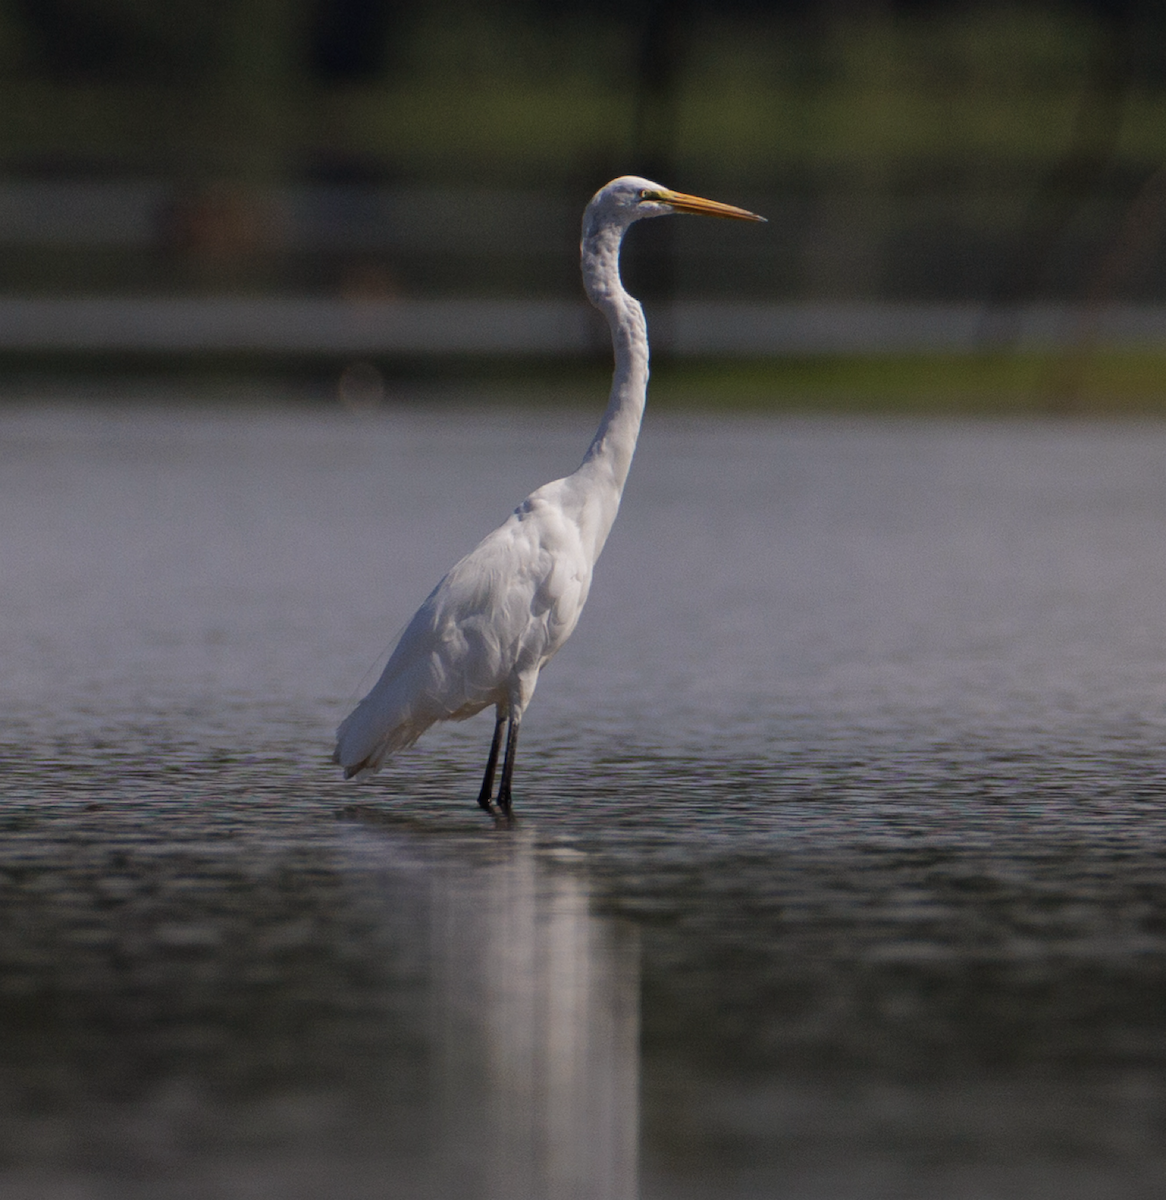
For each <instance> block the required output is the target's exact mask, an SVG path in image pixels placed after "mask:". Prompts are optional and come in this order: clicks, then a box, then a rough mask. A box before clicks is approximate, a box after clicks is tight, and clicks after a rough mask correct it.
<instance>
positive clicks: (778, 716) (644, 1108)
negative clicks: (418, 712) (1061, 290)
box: [0, 407, 1166, 1200]
mask: <svg viewBox="0 0 1166 1200" xmlns="http://www.w3.org/2000/svg"><path fill="white" fill-rule="evenodd" d="M592 424H593V415H592V414H583V413H579V414H567V415H548V414H545V413H537V412H533V413H532V412H525V413H521V414H514V415H509V416H507V415H502V414H499V413H490V414H483V413H480V412H475V411H473V410H470V409H466V410H452V409H446V410H443V411H441V412H438V413H435V414H428V415H426V414H419V413H408V412H386V413H382V414H375V415H368V416H364V417H353V416H346V415H341V414H338V413H337V414H331V413H322V412H308V411H294V410H258V409H257V410H254V411H247V412H239V413H225V412H222V411H218V412H213V411H198V410H195V409H187V410H185V411H181V412H165V411H162V410H160V409H159V410H154V409H148V408H137V409H124V410H110V409H104V410H99V411H85V410H82V409H73V408H68V407H60V408H53V407H48V408H41V409H32V408H26V409H22V408H10V409H8V410H5V411H4V412H3V413H2V414H0V649H2V654H3V664H4V669H3V672H2V674H0V705H2V711H3V714H4V724H3V734H2V737H0V754H2V759H3V763H2V766H3V771H2V774H0V789H2V796H3V807H2V809H0V825H2V827H3V838H2V839H0V1196H3V1197H4V1198H5V1200H25V1198H28V1200H32V1198H36V1200H48V1198H52V1200H57V1198H60V1200H89V1198H91V1197H93V1198H101V1200H106V1198H110V1200H113V1198H117V1200H120V1198H122V1197H127V1198H130V1200H134V1198H137V1197H141V1198H143V1200H145V1198H150V1200H153V1198H155V1197H159V1198H162V1200H170V1198H186V1197H190V1198H191V1200H195V1198H197V1200H203V1198H212V1200H213V1198H217V1197H223V1198H230V1200H236V1198H239V1200H243V1198H247V1200H250V1198H252V1197H260V1198H267V1197H271V1198H272V1200H275V1198H279V1200H298V1198H304V1200H308V1198H310V1200H317V1198H328V1200H363V1198H364V1197H397V1196H406V1197H412V1196H416V1197H430V1196H432V1197H446V1196H450V1197H452V1196H466V1197H515V1198H522V1197H551V1198H554V1200H557V1198H559V1197H568V1198H573V1197H580V1198H588V1200H589V1198H591V1197H619V1198H626V1197H632V1196H635V1195H638V1194H639V1195H643V1196H644V1197H646V1198H649V1200H654V1198H660V1200H671V1198H676V1200H687V1198H689V1197H692V1198H696V1197H701V1198H703V1197H774V1196H779V1197H789V1198H795V1200H802V1198H806V1200H811V1198H813V1200H816V1198H818V1197H821V1198H823V1200H827V1198H829V1200H850V1198H854V1200H867V1198H884V1197H886V1198H903V1200H915V1198H919V1200H931V1198H935V1200H963V1198H965V1197H966V1198H968V1200H971V1198H976V1200H979V1198H996V1197H999V1198H1012V1197H1025V1198H1028V1197H1045V1196H1048V1197H1069V1198H1075V1197H1082V1198H1085V1197H1088V1198H1089V1200H1095V1198H1109V1197H1114V1198H1117V1197H1121V1198H1125V1197H1156V1196H1158V1195H1160V1194H1161V1191H1162V1180H1163V1179H1164V1178H1166V1149H1164V1147H1166V890H1164V889H1166V804H1164V796H1166V769H1164V765H1163V764H1164V761H1166V759H1164V755H1163V749H1162V741H1163V736H1162V735H1163V727H1164V724H1166V652H1164V647H1166V470H1164V469H1163V467H1164V464H1166V428H1163V427H1158V426H1137V425H1121V426H1106V425H1085V424H1082V425H1076V424H1060V425H1019V424H1018V425H1003V424H1001V425H995V424H985V425H977V424H967V425H957V424H911V423H898V424H879V423H867V424H864V423H854V424H836V423H814V422H800V421H762V420H751V419H723V420H713V419H707V420H706V419H680V418H666V417H663V416H659V415H653V416H651V417H650V419H649V422H648V425H647V428H646V429H645V433H644V437H643V442H642V446H641V453H640V457H639V458H638V460H637V463H636V466H635V469H634V470H633V474H632V480H631V483H630V485H629V488H628V492H627V495H626V497H625V504H624V511H623V513H622V515H621V518H620V522H619V524H618V525H617V527H616V531H615V533H614V535H613V537H612V540H611V543H610V544H609V547H608V549H607V551H606V552H605V556H604V559H603V561H602V562H601V564H600V568H599V570H598V572H597V580H596V585H595V588H594V591H593V594H592V598H591V601H590V602H589V606H588V610H587V612H586V613H585V615H584V618H583V621H582V624H581V626H580V629H579V631H578V632H577V633H576V635H575V638H574V639H573V641H572V642H571V643H570V644H569V645H568V647H567V648H566V649H565V650H564V651H563V652H562V653H561V655H560V656H559V657H558V658H557V659H556V660H555V662H554V664H553V665H552V666H551V668H550V669H549V670H548V671H547V673H546V675H545V677H544V679H543V681H542V683H541V684H540V688H539V693H538V696H537V697H536V700H535V703H534V705H533V707H532V709H531V711H530V713H529V714H528V719H527V721H526V722H525V724H524V727H523V745H522V747H521V757H520V762H519V775H518V778H517V787H516V804H517V806H518V809H519V812H520V814H521V816H522V818H523V819H522V821H521V824H520V825H519V827H518V828H517V829H516V830H515V831H512V832H509V833H507V832H504V831H498V830H494V829H492V828H491V827H490V826H489V824H488V823H487V822H485V821H484V820H483V818H482V816H481V814H479V813H478V812H477V810H476V809H475V807H474V803H473V800H474V796H475V795H476V790H477V784H478V774H479V771H480V767H481V761H482V759H483V756H484V752H485V749H486V743H487V741H488V739H489V732H490V720H489V718H488V717H481V718H479V719H477V720H475V721H473V722H470V723H468V724H467V725H464V726H456V727H451V728H448V729H444V730H441V731H435V732H434V733H431V734H430V735H428V736H427V737H426V739H424V740H423V741H422V743H421V744H420V745H419V746H418V747H417V749H416V750H415V751H413V752H411V753H410V754H408V755H406V756H405V757H403V758H402V759H401V760H400V761H399V762H398V763H396V764H394V765H393V766H392V767H391V768H390V769H389V770H388V771H386V772H385V773H384V774H383V775H382V776H380V777H379V778H378V779H376V780H374V781H372V782H370V783H367V784H363V785H359V786H358V785H353V784H345V783H343V782H341V781H340V780H338V779H337V778H336V775H335V771H334V769H333V768H331V767H330V766H329V765H328V764H327V762H326V758H327V753H328V751H329V749H330V734H331V730H332V728H333V727H334V725H335V724H336V722H337V720H338V719H339V718H340V717H341V716H342V715H343V713H344V712H345V711H346V708H347V705H348V704H349V703H350V702H351V701H352V700H353V699H354V698H355V697H356V696H357V695H358V694H359V691H360V687H361V680H362V677H363V676H364V675H365V673H366V671H368V669H369V668H370V667H372V666H374V665H375V660H376V659H377V656H378V655H379V654H381V653H382V652H383V651H384V650H385V649H386V648H387V646H388V643H389V641H390V640H391V637H392V634H393V631H394V629H395V628H397V627H398V626H399V625H400V624H401V623H403V622H404V620H405V619H406V618H407V617H408V616H409V615H410V613H411V612H412V610H413V608H414V607H415V606H416V604H417V603H418V602H419V601H420V599H421V598H422V597H423V596H424V595H425V593H426V592H427V591H428V590H429V588H430V587H431V586H432V584H433V583H434V582H436V580H437V578H438V577H439V576H440V575H441V573H442V572H443V571H444V570H445V568H446V567H447V566H448V565H450V564H451V563H452V562H453V560H454V559H455V558H456V557H457V556H458V555H460V554H461V553H462V552H464V551H465V550H466V549H468V548H469V546H471V545H472V544H473V543H474V542H475V541H476V540H477V538H478V537H479V536H481V534H483V533H484V532H486V531H487V530H488V529H489V528H491V527H492V526H493V525H494V524H496V523H497V522H498V521H500V520H501V519H502V518H503V517H504V516H505V515H506V513H507V512H508V511H509V509H510V508H511V507H512V506H513V504H514V503H516V502H517V501H518V500H519V499H520V498H521V497H522V496H523V495H524V494H525V493H526V491H528V490H530V488H532V487H534V486H536V485H537V484H539V483H541V482H543V481H545V480H546V479H549V478H552V477H554V476H556V475H560V474H562V473H564V472H565V471H567V470H570V469H571V468H572V467H573V466H574V465H575V464H576V462H577V460H578V458H579V456H580V455H581V453H582V450H583V448H584V447H585V445H586V442H587V440H588V437H589V435H590V432H591V427H592Z"/></svg>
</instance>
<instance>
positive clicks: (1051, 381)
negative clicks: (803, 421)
mask: <svg viewBox="0 0 1166 1200" xmlns="http://www.w3.org/2000/svg"><path fill="white" fill-rule="evenodd" d="M652 403H653V404H655V405H657V406H659V407H665V408H742V409H752V410H762V411H775V412H776V411H807V412H835V413H852V414H860V413H880V414H888V415H902V416H1040V415H1049V416H1106V417H1117V416H1161V417H1166V353H1161V354H1155V353H1137V354H1134V353H1116V352H1105V353H1098V354H1095V355H1089V356H1084V355H1078V356H1070V355H1064V354H1062V355H1037V354H1024V355H1002V354H982V355H981V354H960V355H955V354H953V355H895V356H889V355H888V356H878V357H874V356H845V357H841V356H840V357H829V358H826V357H823V358H783V359H772V360H767V361H763V362H725V363H684V362H671V363H668V362H665V363H663V364H660V365H659V366H657V368H656V369H655V371H654V373H653V382H652Z"/></svg>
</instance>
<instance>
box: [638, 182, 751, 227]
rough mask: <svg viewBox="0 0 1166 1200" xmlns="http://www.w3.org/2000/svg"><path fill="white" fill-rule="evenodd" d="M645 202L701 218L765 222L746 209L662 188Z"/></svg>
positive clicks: (651, 193)
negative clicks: (727, 218)
mask: <svg viewBox="0 0 1166 1200" xmlns="http://www.w3.org/2000/svg"><path fill="white" fill-rule="evenodd" d="M644 199H645V200H659V201H661V202H662V203H664V204H667V205H669V206H671V207H672V208H674V209H675V210H676V211H677V212H682V213H696V214H697V216H701V217H731V218H732V219H733V220H735V221H764V220H765V218H764V217H759V216H758V215H757V214H756V213H751V212H749V211H748V210H747V209H744V208H735V207H734V206H733V205H732V204H720V203H718V202H717V201H716V200H703V199H701V197H700V196H687V195H685V193H684V192H673V191H669V190H668V189H667V188H661V189H660V190H659V191H658V192H649V193H648V195H646V196H645V197H644Z"/></svg>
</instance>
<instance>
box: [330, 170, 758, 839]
mask: <svg viewBox="0 0 1166 1200" xmlns="http://www.w3.org/2000/svg"><path fill="white" fill-rule="evenodd" d="M674 212H689V213H700V214H704V215H708V216H718V217H735V218H738V219H741V220H749V221H760V220H763V219H764V218H762V217H758V216H756V215H755V214H754V213H750V212H746V211H745V210H744V209H741V208H733V207H731V206H730V205H727V204H718V203H716V202H715V201H712V200H702V199H700V198H699V197H696V196H686V195H684V194H683V193H680V192H673V191H670V190H669V189H668V188H664V187H661V186H660V185H659V184H656V183H651V182H650V181H649V180H646V179H639V178H636V177H635V176H624V177H622V178H620V179H616V180H613V181H612V182H611V183H609V184H608V185H607V186H606V187H604V188H602V189H601V190H600V191H599V192H597V193H596V194H595V196H594V198H593V199H592V201H591V203H590V204H588V206H587V210H586V212H585V213H584V214H583V239H582V244H581V258H582V269H583V283H584V287H585V288H586V290H587V296H588V298H589V299H590V301H591V303H592V304H594V305H595V307H596V308H598V309H599V310H600V312H602V313H603V315H604V316H605V317H606V318H607V321H608V324H609V325H610V326H611V340H612V344H613V348H614V351H615V374H614V377H613V380H612V386H611V398H610V400H609V402H608V405H607V410H606V412H604V414H603V419H602V420H601V421H600V423H599V429H598V430H597V431H596V434H595V437H594V438H593V439H592V441H591V445H590V446H589V447H588V450H587V453H586V455H584V458H583V462H582V463H581V464H580V466H579V469H578V470H577V471H575V472H574V474H572V475H568V476H567V477H566V478H565V479H556V480H554V482H552V483H547V484H544V485H543V486H542V487H540V488H539V489H538V490H537V491H534V492H532V493H531V494H530V495H529V496H527V498H526V499H525V500H524V501H523V502H522V503H521V504H520V505H519V506H518V507H517V508H516V509H515V510H514V512H513V513H512V514H511V515H510V517H509V518H508V519H507V520H506V522H505V523H504V524H502V525H501V526H500V527H499V528H497V529H495V530H494V532H493V533H491V534H489V535H488V536H487V537H485V538H484V539H483V540H482V541H481V542H480V543H479V544H478V545H477V546H476V547H475V548H474V549H473V550H471V551H470V553H469V554H467V555H466V556H465V558H463V559H462V560H461V561H460V562H459V563H457V564H456V565H455V566H454V567H453V569H452V570H451V571H450V572H449V574H448V575H446V576H445V578H444V579H443V580H442V581H441V582H440V583H439V584H438V585H437V587H435V588H434V589H433V591H432V592H430V594H429V596H428V598H427V599H426V600H425V603H424V604H422V605H421V607H420V608H419V609H418V610H417V612H416V613H415V614H414V616H413V619H412V620H411V621H410V622H409V624H408V626H407V627H406V628H405V631H404V633H402V634H401V637H400V639H399V640H398V642H397V644H396V647H395V648H394V650H393V652H392V655H391V656H390V658H389V661H388V664H387V665H386V666H385V669H384V672H383V673H382V675H381V677H380V679H379V680H378V681H377V683H376V685H375V686H374V687H373V689H372V691H370V692H369V693H368V695H367V696H365V698H364V699H363V700H362V701H361V702H360V703H359V704H358V705H357V706H356V708H355V709H354V710H353V711H352V713H350V714H349V716H348V717H347V718H345V720H344V722H343V723H342V724H341V726H340V728H339V730H338V731H337V739H336V751H335V754H334V756H333V757H334V760H335V761H336V762H338V763H339V764H340V765H341V766H342V767H343V768H344V773H345V776H346V777H351V776H353V775H356V774H358V773H359V772H362V771H375V770H377V769H378V768H379V767H380V766H381V765H382V763H384V761H385V760H386V759H387V758H388V757H389V756H390V755H392V754H394V753H396V752H397V751H398V750H403V749H405V748H406V747H407V746H411V745H412V744H413V743H414V742H415V741H416V740H417V739H418V738H419V737H420V736H421V734H423V733H424V732H425V730H427V729H428V728H429V726H430V725H432V724H434V722H436V721H460V720H464V719H465V718H466V717H471V716H473V715H474V714H475V713H477V712H480V711H481V710H482V709H484V708H486V707H488V706H489V705H493V706H494V707H495V710H496V712H497V720H496V722H495V725H494V738H493V741H492V743H491V746H490V754H489V757H488V759H487V762H486V774H485V778H484V779H483V781H482V790H481V794H480V795H479V797H478V803H479V804H480V805H481V806H482V808H484V809H486V810H487V811H488V812H492V811H493V807H492V804H491V797H492V794H493V787H494V773H495V769H496V767H497V764H498V753H499V750H500V748H501V744H502V732H503V726H506V753H505V758H504V760H503V765H502V778H501V782H500V784H499V788H498V797H497V802H498V807H499V809H500V810H501V813H502V815H503V817H505V818H509V816H510V810H511V777H512V774H513V771H514V755H515V747H516V744H517V740H518V729H519V725H520V724H521V722H522V715H523V713H524V712H525V711H526V707H527V705H528V704H529V703H530V700H531V697H532V696H533V695H534V689H535V685H536V684H537V683H538V677H539V672H540V671H541V670H542V668H543V667H544V666H545V665H546V664H547V663H548V662H549V661H550V660H551V658H552V657H553V655H554V654H555V652H556V651H557V650H558V649H559V647H560V646H562V644H563V643H564V642H565V641H566V640H567V638H569V637H570V636H571V633H572V631H573V630H574V628H575V626H576V624H577V623H578V621H579V614H580V613H581V612H582V611H583V605H584V603H585V602H586V600H587V593H588V591H589V590H590V587H591V573H592V569H593V568H594V566H595V561H596V559H598V557H599V554H600V551H601V550H602V549H603V544H604V542H606V541H607V535H608V534H609V533H610V532H611V527H612V525H613V524H614V522H615V517H616V513H617V512H618V511H619V502H620V496H621V495H622V493H623V488H624V483H625V481H626V480H627V477H628V470H629V468H630V467H631V463H632V455H633V454H634V452H635V448H636V438H637V437H638V435H639V431H640V421H641V418H642V416H643V412H644V402H645V399H646V397H647V387H648V335H647V328H646V326H645V323H644V313H643V310H642V309H641V308H640V305H639V302H638V301H637V300H635V299H634V298H633V297H632V296H630V295H629V294H628V293H627V292H626V291H625V290H624V288H623V285H622V284H621V282H620V277H619V248H620V243H621V242H622V240H623V235H624V234H625V233H626V232H627V230H628V228H629V227H630V226H631V224H632V223H633V222H634V221H638V220H640V219H641V218H643V217H661V216H665V215H667V214H669V213H674Z"/></svg>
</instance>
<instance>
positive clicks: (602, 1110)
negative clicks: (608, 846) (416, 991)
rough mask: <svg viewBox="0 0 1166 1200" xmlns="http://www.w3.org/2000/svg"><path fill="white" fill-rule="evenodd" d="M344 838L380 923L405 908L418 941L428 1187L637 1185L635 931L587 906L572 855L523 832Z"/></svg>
mask: <svg viewBox="0 0 1166 1200" xmlns="http://www.w3.org/2000/svg"><path fill="white" fill-rule="evenodd" d="M359 840H360V847H359V849H358V851H357V853H358V855H359V858H360V859H361V860H363V862H364V863H365V864H366V865H369V866H372V864H373V863H374V862H379V865H378V866H376V867H375V868H374V870H375V871H376V873H377V874H378V876H379V877H380V879H381V880H382V881H383V884H384V892H383V894H384V897H385V899H386V901H388V902H389V905H390V906H391V913H392V914H397V916H393V915H391V914H390V917H389V919H391V920H392V919H399V918H400V915H402V914H407V919H408V920H410V921H411V922H413V923H414V926H415V932H416V934H417V936H418V937H421V936H424V938H425V939H426V941H427V945H428V956H427V957H428V971H429V979H428V988H429V1005H428V1012H429V1022H430V1023H429V1027H428V1030H427V1038H428V1039H429V1041H430V1044H431V1050H432V1063H433V1071H434V1075H433V1078H432V1085H431V1088H430V1091H429V1096H428V1102H429V1104H430V1105H431V1106H432V1116H433V1121H434V1128H433V1135H434V1136H433V1145H434V1146H435V1147H437V1148H438V1152H439V1154H440V1159H441V1160H440V1161H439V1162H435V1163H434V1164H433V1171H434V1181H435V1183H437V1184H438V1185H439V1186H440V1190H441V1193H442V1194H446V1195H455V1194H456V1195H464V1196H474V1197H482V1198H487V1200H492V1198H494V1197H498V1198H499V1200H502V1198H505V1200H523V1198H525V1197H531V1198H532V1200H533V1198H536V1197H556V1198H558V1197H564V1198H571V1197H578V1198H579V1200H592V1198H594V1200H624V1198H627V1200H630V1198H631V1197H634V1196H636V1195H637V1194H638V1185H637V1175H638V1140H639V961H638V950H637V942H636V939H635V936H634V931H633V930H631V929H630V928H629V927H627V926H625V925H623V924H620V923H618V922H616V921H613V920H611V919H607V918H604V917H601V916H598V915H596V913H595V912H594V911H593V903H592V897H591V893H590V887H589V884H588V880H587V877H586V874H585V870H584V864H583V862H582V856H579V855H575V854H572V853H570V852H567V851H560V852H557V853H556V852H555V851H553V850H551V851H548V850H547V849H546V848H540V847H539V846H538V844H537V841H536V839H535V838H534V837H533V836H532V835H530V834H528V833H526V832H522V831H516V832H515V833H514V834H513V835H512V836H508V837H506V838H505V839H500V840H499V841H498V842H497V843H494V844H491V845H490V847H489V848H488V850H487V851H486V852H485V853H481V852H480V847H474V848H471V850H472V852H471V853H470V854H469V855H468V856H467V855H466V854H463V853H458V852H450V849H449V848H448V847H443V846H441V845H439V844H435V843H434V842H433V841H432V840H429V839H424V838H421V837H417V836H413V835H400V834H396V833H392V834H386V835H381V834H379V833H374V834H372V835H371V836H368V837H365V836H363V835H362V836H361V837H360V839H359ZM403 892H404V893H408V895H409V899H408V901H404V896H403V895H402V893H403ZM403 901H404V902H403Z"/></svg>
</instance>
